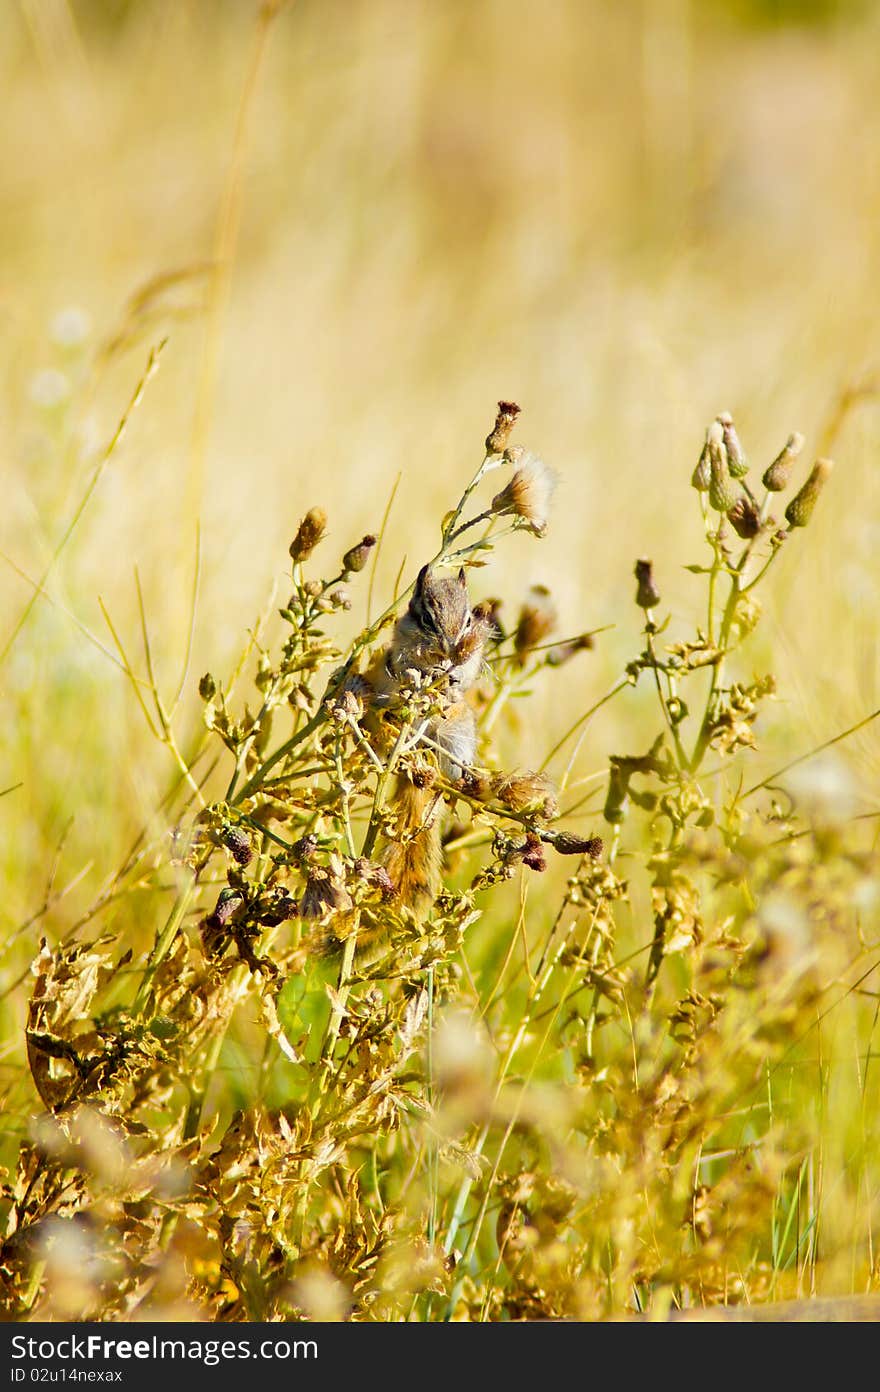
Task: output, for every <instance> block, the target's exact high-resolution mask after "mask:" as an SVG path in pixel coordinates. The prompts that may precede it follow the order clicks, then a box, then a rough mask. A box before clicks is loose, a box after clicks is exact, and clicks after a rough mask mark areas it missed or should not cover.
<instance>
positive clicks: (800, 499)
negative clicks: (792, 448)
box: [785, 459, 834, 527]
mask: <svg viewBox="0 0 880 1392" xmlns="http://www.w3.org/2000/svg"><path fill="white" fill-rule="evenodd" d="M833 468H834V464H833V463H832V461H831V460H830V459H817V460H816V462H815V464H814V465H813V467H812V469H811V470H810V477H809V478H808V479H807V481H806V483H805V484H804V486H803V487H802V488H801V490H800V492H799V493H796V494H795V496H794V497H793V498H792V500H791V502H790V503H789V505H788V507H787V508H786V509H785V516H786V520H787V521H788V525H789V527H806V525H807V523H808V522H809V520H810V518H811V517H812V515H813V508H814V507H815V506H816V502H817V499H818V497H819V494H820V493H821V492H822V489H823V487H824V486H825V481H826V479H827V478H828V475H829V474H830V473H831V470H832V469H833Z"/></svg>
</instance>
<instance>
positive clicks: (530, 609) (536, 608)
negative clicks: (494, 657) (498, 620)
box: [513, 585, 557, 666]
mask: <svg viewBox="0 0 880 1392" xmlns="http://www.w3.org/2000/svg"><path fill="white" fill-rule="evenodd" d="M556 620H557V613H556V605H555V604H554V603H553V599H552V596H551V594H550V591H549V590H548V589H547V586H546V585H532V587H531V589H530V590H529V593H528V596H527V598H526V600H525V603H524V604H523V606H522V609H521V610H520V612H519V619H518V620H517V624H516V633H515V634H514V639H513V647H514V652H515V653H516V657H517V661H518V662H519V665H520V666H522V665H523V663H524V662H525V660H526V655H527V654H528V652H529V650H530V649H531V648H536V647H537V646H538V644H539V643H541V642H543V640H544V639H545V638H547V637H549V635H550V634H551V633H552V632H553V630H554V628H555V627H556Z"/></svg>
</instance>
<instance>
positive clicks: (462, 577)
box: [458, 566, 467, 590]
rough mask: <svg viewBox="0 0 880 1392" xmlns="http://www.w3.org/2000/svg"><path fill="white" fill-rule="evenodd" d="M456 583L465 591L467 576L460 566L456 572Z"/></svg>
mask: <svg viewBox="0 0 880 1392" xmlns="http://www.w3.org/2000/svg"><path fill="white" fill-rule="evenodd" d="M458 583H459V585H461V587H462V589H463V590H466V589H467V576H466V575H465V573H464V566H462V568H461V570H460V571H459V572H458Z"/></svg>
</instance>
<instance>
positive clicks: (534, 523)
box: [492, 453, 556, 537]
mask: <svg viewBox="0 0 880 1392" xmlns="http://www.w3.org/2000/svg"><path fill="white" fill-rule="evenodd" d="M555 488H556V475H555V474H554V472H553V470H552V469H548V467H547V465H546V464H545V463H544V461H543V459H539V458H538V456H537V455H535V454H528V453H524V454H523V455H522V457H521V461H520V462H519V463H518V464H517V469H516V472H515V474H514V475H513V478H512V479H511V480H510V482H509V483H508V484H507V485H506V487H504V488H502V490H501V492H500V493H496V495H495V497H494V498H493V499H492V511H493V512H494V513H497V514H498V515H499V516H503V515H505V514H512V515H513V516H514V517H521V518H522V519H523V521H524V522H525V523H526V526H527V527H528V529H529V531H530V532H532V533H533V534H534V535H535V536H537V537H541V536H543V535H544V533H545V532H546V530H547V519H548V517H549V515H550V500H551V499H552V497H553V493H554V490H555Z"/></svg>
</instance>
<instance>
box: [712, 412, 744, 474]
mask: <svg viewBox="0 0 880 1392" xmlns="http://www.w3.org/2000/svg"><path fill="white" fill-rule="evenodd" d="M716 419H717V421H718V424H719V425H720V426H721V438H722V440H723V441H724V448H725V450H726V451H727V467H728V470H729V471H730V477H731V478H735V479H741V478H745V476H746V474H747V473H748V472H749V461H748V460H747V459H746V456H745V452H744V450H743V447H742V445H741V444H740V440H739V436H738V435H737V433H736V429H735V427H734V424H733V416H732V415H731V414H730V412H729V411H722V412H721V413H720V414H719V415H718V416H717V417H716Z"/></svg>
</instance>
